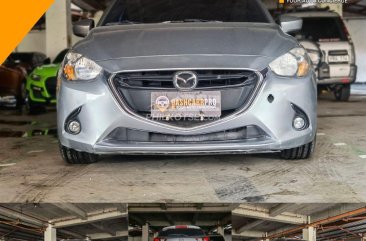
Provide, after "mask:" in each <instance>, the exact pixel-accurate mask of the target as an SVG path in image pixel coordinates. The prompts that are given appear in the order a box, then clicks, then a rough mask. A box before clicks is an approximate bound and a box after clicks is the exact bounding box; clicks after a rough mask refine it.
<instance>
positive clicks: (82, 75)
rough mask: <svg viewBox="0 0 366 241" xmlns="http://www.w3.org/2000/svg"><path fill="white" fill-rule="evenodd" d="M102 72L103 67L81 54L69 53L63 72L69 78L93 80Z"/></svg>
mask: <svg viewBox="0 0 366 241" xmlns="http://www.w3.org/2000/svg"><path fill="white" fill-rule="evenodd" d="M101 72H102V67H100V66H99V65H97V64H96V63H95V62H94V61H92V60H90V59H87V58H85V57H83V56H82V55H81V54H77V53H72V52H71V53H69V54H67V56H66V58H65V65H64V67H63V73H64V75H65V78H66V79H67V80H71V81H73V80H92V79H95V78H96V77H97V76H98V75H99V74H100V73H101Z"/></svg>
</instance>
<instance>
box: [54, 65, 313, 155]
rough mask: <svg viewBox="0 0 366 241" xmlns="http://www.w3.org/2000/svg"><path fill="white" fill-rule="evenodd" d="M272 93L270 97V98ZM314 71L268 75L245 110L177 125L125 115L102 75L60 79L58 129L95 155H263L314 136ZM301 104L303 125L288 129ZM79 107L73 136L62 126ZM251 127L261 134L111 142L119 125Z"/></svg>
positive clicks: (202, 130) (165, 129)
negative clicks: (295, 75)
mask: <svg viewBox="0 0 366 241" xmlns="http://www.w3.org/2000/svg"><path fill="white" fill-rule="evenodd" d="M270 96H273V97H274V98H273V101H269V97H270ZM316 96H317V93H316V81H315V75H311V74H309V75H308V76H307V77H305V78H298V79H293V78H282V77H278V76H276V75H274V74H273V73H272V72H271V71H270V72H268V73H267V76H266V78H265V79H264V81H263V83H262V85H261V86H260V87H259V88H258V93H257V95H256V96H255V99H254V100H253V102H252V103H251V105H250V106H249V108H248V109H247V110H246V111H245V112H243V113H240V114H234V115H232V116H229V117H226V118H223V119H221V120H218V121H215V122H213V123H210V124H205V125H202V126H196V127H192V128H180V127H175V126H172V125H169V124H162V123H158V122H154V121H151V120H147V119H145V118H143V117H138V116H135V115H132V114H131V113H128V112H127V111H126V110H125V109H124V108H123V107H122V106H121V105H120V103H119V102H118V100H117V99H116V98H115V96H114V95H113V94H112V90H111V88H110V86H109V85H108V81H107V79H106V77H100V78H99V79H96V80H93V81H88V82H67V81H62V86H61V89H60V93H59V97H58V104H57V105H58V131H59V139H60V143H61V145H63V146H66V147H68V148H72V149H75V150H78V151H82V152H89V153H95V154H208V153H266V152H278V151H280V150H284V149H289V148H294V147H298V146H301V145H304V144H307V143H310V142H311V141H313V140H314V137H315V135H316V129H317V121H316V111H317V101H316ZM293 105H296V106H297V107H298V108H300V109H301V110H302V111H303V112H304V113H305V114H306V116H307V118H308V120H309V125H308V128H306V129H305V130H302V131H297V130H295V129H294V128H293V118H294V116H295V114H296V112H295V110H294V108H293ZM78 108H80V110H81V111H80V113H78V116H77V119H78V121H79V122H80V123H81V132H80V133H79V134H78V135H72V134H69V133H68V132H67V131H66V130H65V122H66V120H67V119H68V118H69V117H70V114H71V113H73V112H75V110H77V109H78ZM248 126H256V127H258V128H259V129H261V130H262V131H263V132H265V133H266V136H265V137H262V138H258V139H246V140H236V141H220V142H200V141H196V142H187V143H178V142H174V141H172V142H164V143H162V142H145V141H141V142H138V141H134V142H131V141H128V142H125V141H116V140H113V141H112V140H110V139H109V136H110V134H111V133H112V132H113V131H115V130H116V129H118V128H127V129H130V130H138V131H142V132H153V133H159V134H163V135H178V136H197V135H205V134H209V133H217V132H223V131H226V130H232V129H235V128H242V127H248Z"/></svg>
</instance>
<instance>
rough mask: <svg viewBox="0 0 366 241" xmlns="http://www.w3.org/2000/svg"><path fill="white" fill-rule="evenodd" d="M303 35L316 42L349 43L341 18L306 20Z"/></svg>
mask: <svg viewBox="0 0 366 241" xmlns="http://www.w3.org/2000/svg"><path fill="white" fill-rule="evenodd" d="M301 34H302V35H303V37H304V38H305V39H309V40H312V41H316V42H327V41H348V38H347V34H346V33H345V32H344V26H343V24H342V20H341V19H340V18H339V17H319V18H304V22H303V27H302V30H301Z"/></svg>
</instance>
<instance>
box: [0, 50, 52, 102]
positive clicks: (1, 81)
mask: <svg viewBox="0 0 366 241" xmlns="http://www.w3.org/2000/svg"><path fill="white" fill-rule="evenodd" d="M49 62H50V59H49V58H47V56H46V55H44V54H42V53H37V52H30V53H12V54H10V56H9V57H8V58H7V59H6V60H5V62H4V63H3V64H2V65H0V106H3V107H11V108H12V107H20V106H22V104H23V102H24V97H25V95H26V90H25V80H26V76H27V75H28V74H29V73H30V72H31V71H33V69H34V68H36V67H37V66H41V65H43V64H47V63H49Z"/></svg>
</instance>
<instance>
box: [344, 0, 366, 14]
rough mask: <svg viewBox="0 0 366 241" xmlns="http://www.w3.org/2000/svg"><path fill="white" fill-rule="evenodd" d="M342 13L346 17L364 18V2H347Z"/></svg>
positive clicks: (356, 0) (365, 5)
mask: <svg viewBox="0 0 366 241" xmlns="http://www.w3.org/2000/svg"><path fill="white" fill-rule="evenodd" d="M344 12H345V14H347V15H356V16H357V15H359V16H366V0H349V1H348V3H347V4H345V5H344Z"/></svg>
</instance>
